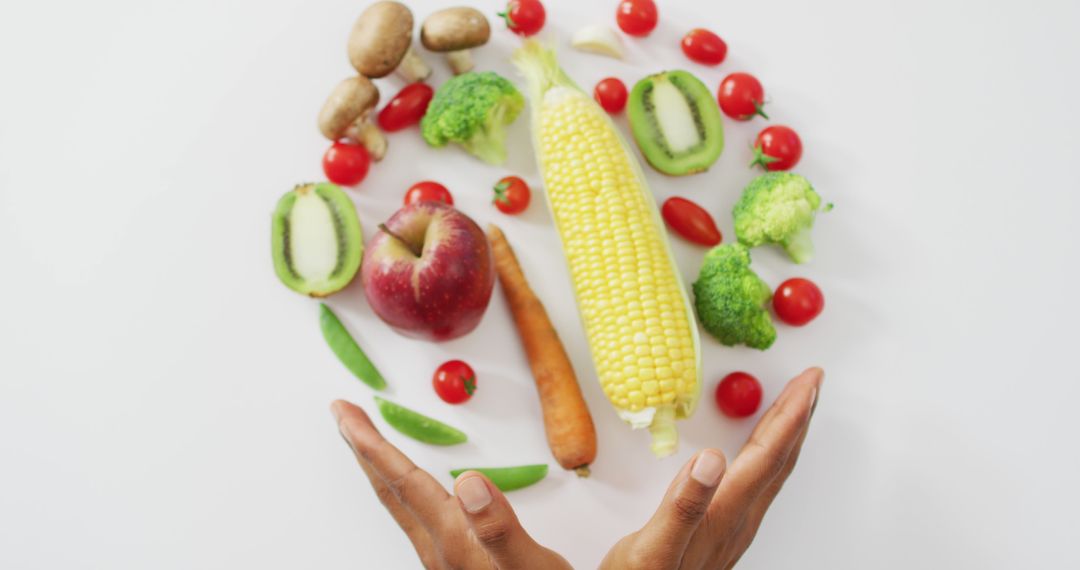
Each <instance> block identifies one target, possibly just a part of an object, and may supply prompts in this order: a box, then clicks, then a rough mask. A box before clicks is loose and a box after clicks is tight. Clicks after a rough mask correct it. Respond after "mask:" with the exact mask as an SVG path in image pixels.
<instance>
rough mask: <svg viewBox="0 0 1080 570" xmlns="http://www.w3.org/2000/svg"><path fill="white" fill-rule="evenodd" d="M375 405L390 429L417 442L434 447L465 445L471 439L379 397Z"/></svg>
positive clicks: (453, 429)
mask: <svg viewBox="0 0 1080 570" xmlns="http://www.w3.org/2000/svg"><path fill="white" fill-rule="evenodd" d="M375 404H376V405H377V406H378V407H379V413H380V414H382V417H383V419H384V420H386V423H388V424H390V427H392V428H394V429H396V430H398V431H399V432H401V433H403V434H405V435H407V436H409V437H411V438H413V439H415V440H417V441H422V442H424V443H430V444H432V445H454V444H458V443H465V441H467V440H468V439H469V438H468V437H466V435H465V434H464V433H462V432H461V431H459V430H457V429H455V428H452V427H450V426H448V425H446V424H444V423H442V422H440V421H438V420H434V419H432V418H429V417H427V416H425V415H424V414H421V413H418V412H414V411H412V410H410V409H408V408H406V407H403V406H399V405H398V404H395V403H393V402H390V401H388V400H384V399H382V398H380V397H378V396H375Z"/></svg>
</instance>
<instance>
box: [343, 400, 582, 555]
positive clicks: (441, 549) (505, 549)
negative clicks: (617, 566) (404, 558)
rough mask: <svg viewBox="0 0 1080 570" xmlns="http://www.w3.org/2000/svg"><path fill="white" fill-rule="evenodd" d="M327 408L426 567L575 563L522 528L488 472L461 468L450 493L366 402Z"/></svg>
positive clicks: (384, 503) (383, 502)
mask: <svg viewBox="0 0 1080 570" xmlns="http://www.w3.org/2000/svg"><path fill="white" fill-rule="evenodd" d="M330 410H331V411H332V412H333V414H334V417H335V418H336V419H337V422H338V429H339V430H340V431H341V435H342V437H344V438H345V442H346V443H348V444H349V447H350V448H352V450H353V454H354V455H355V456H356V461H357V462H358V463H359V464H360V467H361V468H362V469H363V470H364V473H365V474H367V477H368V480H369V481H371V486H372V487H374V488H375V495H376V496H378V498H379V501H381V502H382V504H383V506H385V507H386V510H388V511H390V515H391V516H393V517H394V520H395V521H397V523H398V526H400V527H401V530H403V531H405V534H406V535H407V536H408V537H409V540H410V541H412V544H413V547H414V548H415V549H416V553H417V554H418V555H419V556H420V561H421V562H422V563H423V565H424V567H425V568H428V569H440V570H441V569H450V568H469V569H473V568H499V569H501V570H511V569H516V568H526V567H527V568H538V569H542V570H547V569H559V570H562V569H565V568H570V565H569V564H567V562H566V560H565V559H563V557H561V556H559V555H558V554H556V553H555V552H554V551H552V550H549V549H547V548H544V547H543V546H541V545H540V544H538V543H537V542H536V541H535V540H533V539H532V537H531V536H529V534H528V533H527V532H525V529H524V528H522V527H521V523H520V522H518V519H517V515H515V514H514V511H513V509H512V508H510V503H509V502H507V500H506V497H505V496H504V495H503V494H502V492H500V491H499V490H498V489H497V488H496V487H495V485H493V484H492V483H491V481H489V480H488V479H487V477H484V476H483V475H481V474H480V473H477V472H475V471H467V472H465V473H462V474H461V475H460V476H458V478H457V480H456V481H455V482H454V495H455V496H451V495H449V494H448V493H447V492H446V490H445V489H443V486H442V485H441V484H439V482H438V481H436V480H435V478H434V477H432V476H431V475H430V474H429V473H428V472H427V471H424V470H423V469H420V468H419V467H417V466H416V465H415V464H413V462H412V461H410V460H409V458H408V457H406V456H405V454H404V453H402V452H401V451H400V450H398V449H397V448H396V447H394V446H393V445H392V444H391V443H390V442H388V441H386V439H384V438H383V437H382V435H381V434H379V431H378V430H377V429H375V426H374V425H373V424H372V423H371V419H370V418H368V416H367V414H366V413H364V411H363V410H361V409H360V408H358V407H356V406H354V405H352V404H350V403H348V402H345V401H341V400H338V401H336V402H334V403H333V405H331V407H330Z"/></svg>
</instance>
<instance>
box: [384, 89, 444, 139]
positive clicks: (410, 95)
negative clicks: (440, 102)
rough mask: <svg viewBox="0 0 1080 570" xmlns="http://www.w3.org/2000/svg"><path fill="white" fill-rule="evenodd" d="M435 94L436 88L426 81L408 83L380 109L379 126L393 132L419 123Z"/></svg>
mask: <svg viewBox="0 0 1080 570" xmlns="http://www.w3.org/2000/svg"><path fill="white" fill-rule="evenodd" d="M434 96H435V90H434V89H432V88H431V86H430V85H428V84H426V83H412V84H410V85H406V86H405V87H404V88H403V89H402V90H401V91H398V94H397V95H394V98H393V99H391V100H390V102H389V103H387V104H386V106H385V107H383V108H382V111H379V126H380V127H382V129H383V130H384V131H390V132H393V131H400V130H401V129H404V128H405V127H408V126H410V125H415V124H416V123H419V122H420V119H422V118H423V117H424V113H426V112H427V108H428V103H431V98H432V97H434Z"/></svg>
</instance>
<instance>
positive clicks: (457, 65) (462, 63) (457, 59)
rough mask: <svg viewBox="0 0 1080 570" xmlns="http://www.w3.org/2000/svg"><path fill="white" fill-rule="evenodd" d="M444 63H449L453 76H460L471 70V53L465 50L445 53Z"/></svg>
mask: <svg viewBox="0 0 1080 570" xmlns="http://www.w3.org/2000/svg"><path fill="white" fill-rule="evenodd" d="M446 61H447V62H449V63H450V69H452V70H453V71H454V75H461V74H462V73H465V72H467V71H471V70H472V68H473V60H472V52H470V51H469V50H467V49H459V50H457V51H451V52H446Z"/></svg>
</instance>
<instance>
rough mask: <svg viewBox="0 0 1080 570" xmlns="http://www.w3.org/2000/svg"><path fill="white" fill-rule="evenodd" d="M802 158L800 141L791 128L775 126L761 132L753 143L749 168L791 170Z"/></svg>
mask: <svg viewBox="0 0 1080 570" xmlns="http://www.w3.org/2000/svg"><path fill="white" fill-rule="evenodd" d="M800 158H802V140H800V139H799V135H798V133H796V132H795V131H794V130H793V129H792V128H791V127H785V126H783V125H775V126H772V127H766V128H765V129H764V130H762V131H761V132H760V133H759V134H758V136H757V140H756V141H754V160H753V162H751V163H750V166H751V167H754V166H760V167H762V168H764V169H765V170H791V168H792V167H793V166H795V165H796V164H798V163H799V159H800Z"/></svg>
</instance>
